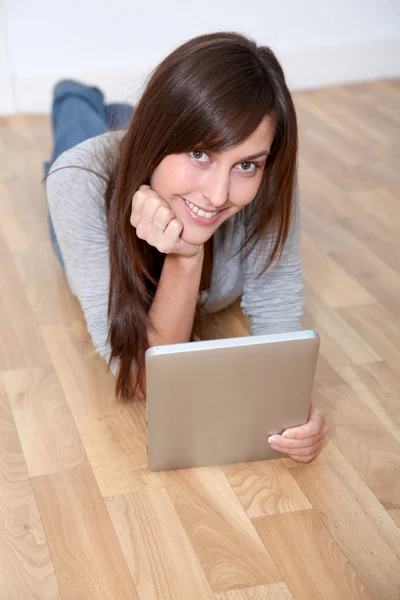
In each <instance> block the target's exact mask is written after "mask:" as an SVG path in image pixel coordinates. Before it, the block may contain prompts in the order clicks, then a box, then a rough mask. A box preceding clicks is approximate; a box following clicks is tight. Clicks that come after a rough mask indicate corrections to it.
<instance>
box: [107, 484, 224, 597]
mask: <svg viewBox="0 0 400 600" xmlns="http://www.w3.org/2000/svg"><path fill="white" fill-rule="evenodd" d="M106 504H107V509H108V512H109V514H110V517H111V520H112V522H113V525H114V529H115V531H116V533H117V535H118V539H119V541H120V544H121V547H122V550H123V552H124V555H125V559H126V562H127V564H128V567H129V570H130V573H131V576H132V579H133V581H134V582H135V585H136V589H137V591H138V594H139V597H140V600H186V598H204V600H208V599H212V598H214V595H213V593H212V590H211V588H210V585H209V583H208V581H207V578H206V577H205V575H204V572H203V571H202V569H201V566H200V564H199V561H198V558H197V556H196V553H195V550H194V548H193V546H192V544H191V543H190V541H189V539H188V536H187V534H186V532H185V529H184V527H183V526H182V523H181V522H180V520H179V518H178V515H177V513H176V511H175V509H174V507H173V505H172V502H171V500H170V498H169V496H168V494H167V492H166V490H163V489H160V490H146V491H143V490H142V491H138V492H135V493H133V494H124V496H117V497H115V498H110V499H109V500H108V501H107V503H106Z"/></svg>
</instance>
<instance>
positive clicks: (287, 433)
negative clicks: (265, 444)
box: [282, 431, 293, 438]
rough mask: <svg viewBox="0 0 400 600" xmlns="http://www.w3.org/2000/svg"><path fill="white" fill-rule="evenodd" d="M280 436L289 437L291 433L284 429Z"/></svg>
mask: <svg viewBox="0 0 400 600" xmlns="http://www.w3.org/2000/svg"><path fill="white" fill-rule="evenodd" d="M282 437H284V438H291V437H293V436H292V434H291V433H290V431H284V432H283V433H282Z"/></svg>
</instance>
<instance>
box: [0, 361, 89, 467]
mask: <svg viewBox="0 0 400 600" xmlns="http://www.w3.org/2000/svg"><path fill="white" fill-rule="evenodd" d="M3 380H4V384H5V387H6V390H7V393H8V397H9V399H10V404H11V407H12V410H13V413H14V419H15V422H16V426H17V430H18V434H19V438H20V440H21V445H22V448H23V451H24V455H25V460H26V463H27V466H28V470H29V474H30V476H31V477H32V476H35V475H46V474H49V473H56V472H58V471H61V470H63V469H70V468H73V467H78V466H81V467H84V468H87V467H88V462H87V458H86V455H85V451H84V449H83V446H82V442H81V439H80V437H79V434H78V431H77V429H76V426H75V423H74V420H73V418H72V416H71V413H70V410H69V408H68V405H67V403H66V400H65V397H64V394H63V392H62V390H61V388H60V384H59V382H58V380H57V377H56V375H55V373H54V369H53V368H52V367H45V368H43V369H29V370H28V369H19V370H15V371H8V372H7V373H4V374H3Z"/></svg>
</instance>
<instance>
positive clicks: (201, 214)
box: [182, 198, 221, 219]
mask: <svg viewBox="0 0 400 600" xmlns="http://www.w3.org/2000/svg"><path fill="white" fill-rule="evenodd" d="M182 200H183V201H184V202H185V204H186V205H187V206H188V207H189V208H190V210H191V211H192V212H193V213H194V214H195V215H198V216H199V217H203V218H204V219H212V218H213V217H215V216H216V215H217V214H218V213H219V212H221V211H219V210H214V211H212V212H210V211H205V210H203V209H202V208H199V207H198V206H196V205H195V204H193V203H192V202H189V200H186V199H185V198H182Z"/></svg>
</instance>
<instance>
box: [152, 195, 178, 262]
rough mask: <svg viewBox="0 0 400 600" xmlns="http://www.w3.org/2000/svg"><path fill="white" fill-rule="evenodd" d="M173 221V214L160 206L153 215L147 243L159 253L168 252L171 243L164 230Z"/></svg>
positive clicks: (168, 209)
mask: <svg viewBox="0 0 400 600" xmlns="http://www.w3.org/2000/svg"><path fill="white" fill-rule="evenodd" d="M174 219H175V214H174V212H173V211H172V210H171V209H170V208H167V207H165V206H160V207H159V208H158V210H157V211H156V213H155V215H154V219H153V222H152V227H151V231H150V233H149V236H148V238H147V241H148V242H149V244H151V245H152V246H155V247H156V248H157V250H158V251H159V252H163V253H166V252H168V251H169V250H170V247H171V242H170V240H169V236H168V234H167V231H166V230H167V227H168V225H169V223H170V222H171V221H172V220H174Z"/></svg>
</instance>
